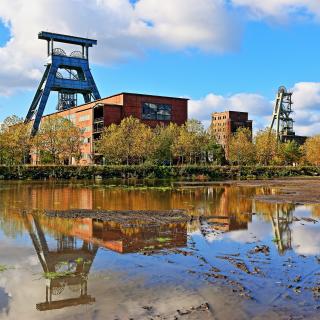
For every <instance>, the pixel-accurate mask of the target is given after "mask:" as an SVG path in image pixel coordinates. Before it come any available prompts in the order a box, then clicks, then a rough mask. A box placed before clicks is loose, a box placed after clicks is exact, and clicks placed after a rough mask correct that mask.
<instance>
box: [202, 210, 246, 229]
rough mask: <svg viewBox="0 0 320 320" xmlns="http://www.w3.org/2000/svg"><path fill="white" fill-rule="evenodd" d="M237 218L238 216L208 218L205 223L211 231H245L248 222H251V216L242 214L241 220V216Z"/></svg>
mask: <svg viewBox="0 0 320 320" xmlns="http://www.w3.org/2000/svg"><path fill="white" fill-rule="evenodd" d="M239 216H240V215H234V216H227V217H224V216H215V217H208V218H206V221H207V223H208V224H209V225H210V226H212V228H213V229H215V230H219V231H225V232H226V231H236V230H247V229H248V222H251V220H252V215H251V214H248V213H244V214H243V217H242V218H241V219H240V217H241V216H240V217H239Z"/></svg>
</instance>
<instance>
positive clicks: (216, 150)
mask: <svg viewBox="0 0 320 320" xmlns="http://www.w3.org/2000/svg"><path fill="white" fill-rule="evenodd" d="M204 149H205V152H206V162H208V163H210V162H214V163H215V164H218V165H221V164H222V163H224V162H225V160H226V159H225V151H224V149H223V147H222V145H220V144H218V143H217V139H216V137H215V135H213V134H211V133H210V132H207V134H206V141H205V145H204Z"/></svg>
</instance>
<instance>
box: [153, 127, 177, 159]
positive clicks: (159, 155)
mask: <svg viewBox="0 0 320 320" xmlns="http://www.w3.org/2000/svg"><path fill="white" fill-rule="evenodd" d="M178 134H179V127H178V125H176V124H175V123H170V124H169V125H168V126H157V127H156V128H155V129H154V131H153V139H152V143H151V148H152V152H151V154H150V156H149V158H148V160H150V161H151V162H153V163H157V164H172V162H173V153H172V150H173V148H172V146H173V144H174V141H175V139H176V138H177V136H178Z"/></svg>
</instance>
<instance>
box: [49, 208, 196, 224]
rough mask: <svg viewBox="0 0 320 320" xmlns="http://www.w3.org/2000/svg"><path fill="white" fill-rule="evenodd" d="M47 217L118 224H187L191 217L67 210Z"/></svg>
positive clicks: (169, 212)
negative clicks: (87, 219)
mask: <svg viewBox="0 0 320 320" xmlns="http://www.w3.org/2000/svg"><path fill="white" fill-rule="evenodd" d="M45 214H46V216H48V217H51V218H54V217H58V218H66V219H78V218H79V219H83V218H90V219H99V220H101V221H112V222H118V223H129V224H135V222H136V221H139V224H141V223H143V224H149V225H152V224H157V225H162V224H168V223H179V222H187V221H188V220H189V219H190V217H189V216H188V215H187V214H186V212H185V211H184V210H164V211H157V210H139V211H137V210H121V211H120V210H81V209H79V210H66V211H45Z"/></svg>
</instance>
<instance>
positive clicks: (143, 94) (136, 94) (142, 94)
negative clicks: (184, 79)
mask: <svg viewBox="0 0 320 320" xmlns="http://www.w3.org/2000/svg"><path fill="white" fill-rule="evenodd" d="M121 95H132V96H146V97H156V98H166V99H175V100H190V99H188V98H180V97H179V98H178V97H169V96H160V95H155V94H147V93H135V92H120V93H117V94H113V95H112V96H109V97H105V98H104V99H108V98H112V97H116V96H121Z"/></svg>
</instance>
